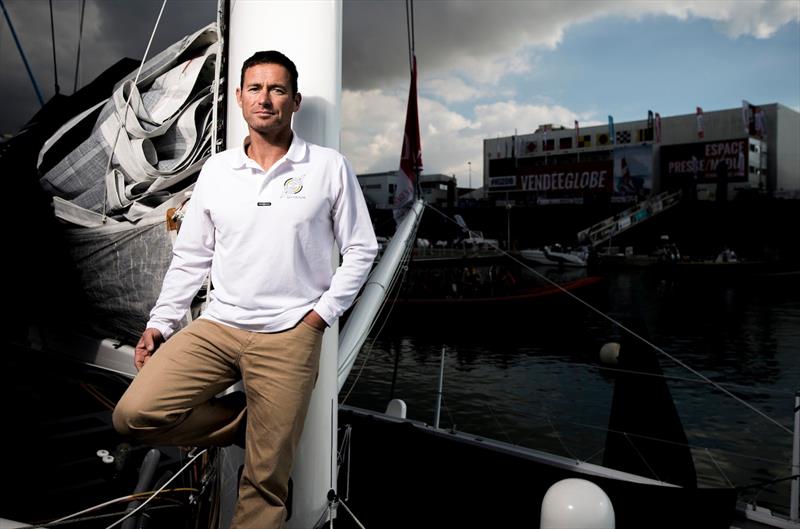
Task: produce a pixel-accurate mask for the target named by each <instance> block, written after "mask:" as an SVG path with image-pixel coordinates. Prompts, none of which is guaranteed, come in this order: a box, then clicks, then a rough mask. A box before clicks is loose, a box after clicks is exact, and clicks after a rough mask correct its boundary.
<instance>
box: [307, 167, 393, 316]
mask: <svg viewBox="0 0 800 529" xmlns="http://www.w3.org/2000/svg"><path fill="white" fill-rule="evenodd" d="M340 164H341V165H340V167H339V174H337V175H335V176H336V178H338V179H339V181H340V186H341V187H340V190H339V194H338V196H337V197H336V200H335V202H334V205H333V208H332V210H331V218H332V220H333V235H334V237H335V239H336V242H337V244H338V245H339V251H340V252H341V254H342V264H341V266H339V268H338V269H337V270H336V273H335V274H334V275H333V279H332V280H331V286H330V288H329V289H328V290H327V291H326V292H325V293H323V294H322V296H321V297H320V298H319V301H318V302H317V304H316V305H315V306H314V310H313V312H311V313H309V314H308V315H307V316H306V318H309V317H311V318H313V317H314V313H316V315H317V316H319V317H320V318H321V319H322V320H324V322H325V323H326V324H327V325H330V324H331V323H332V322H333V321H334V320H336V318H338V317H339V316H341V315H342V313H343V312H344V311H345V310H347V308H348V307H350V305H351V304H352V303H353V300H354V299H355V297H356V295H357V294H358V291H359V290H360V289H361V286H362V285H363V284H364V281H366V279H367V276H368V275H369V271H370V269H371V268H372V262H373V261H374V260H375V256H376V255H377V254H378V242H377V241H376V240H375V232H374V231H373V229H372V221H371V220H370V218H369V211H368V210H367V203H366V201H365V200H364V195H363V193H362V192H361V187H359V185H358V179H357V178H356V175H355V173H353V170H352V169H351V168H350V165H349V164H348V163H347V160H345V159H344V158H342V160H341V162H340ZM309 323H310V322H309Z"/></svg>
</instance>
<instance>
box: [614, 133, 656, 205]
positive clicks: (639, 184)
mask: <svg viewBox="0 0 800 529" xmlns="http://www.w3.org/2000/svg"><path fill="white" fill-rule="evenodd" d="M652 189H653V148H652V147H651V146H649V145H642V146H637V147H625V148H616V149H614V194H616V195H626V196H632V195H635V196H639V197H644V196H646V195H649V194H650V192H651V191H652Z"/></svg>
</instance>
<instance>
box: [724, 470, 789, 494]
mask: <svg viewBox="0 0 800 529" xmlns="http://www.w3.org/2000/svg"><path fill="white" fill-rule="evenodd" d="M797 478H800V474H793V475H791V476H784V477H782V478H776V479H770V480H765V481H757V482H755V483H753V484H752V485H740V486H738V487H734V488H735V489H736V490H739V491H742V490H749V489H759V493H760V492H761V491H762V490H764V488H765V487H766V486H767V485H775V484H776V483H781V482H783V481H791V480H793V479H797Z"/></svg>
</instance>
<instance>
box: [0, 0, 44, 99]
mask: <svg viewBox="0 0 800 529" xmlns="http://www.w3.org/2000/svg"><path fill="white" fill-rule="evenodd" d="M0 9H2V10H3V15H4V16H5V17H6V22H8V29H10V30H11V36H12V37H14V43H15V44H16V45H17V50H18V51H19V55H20V57H22V62H23V64H25V70H26V71H27V72H28V78H29V79H30V80H31V84H32V85H33V90H34V92H36V99H38V100H39V104H40V105H41V106H44V98H43V97H42V92H41V90H39V85H38V84H37V83H36V78H35V77H34V76H33V71H32V70H31V65H30V64H29V63H28V58H27V57H25V50H23V49H22V43H21V42H20V41H19V37H17V32H16V30H15V29H14V24H13V23H12V22H11V16H10V15H9V14H8V11H7V10H6V5H5V4H4V3H3V0H0Z"/></svg>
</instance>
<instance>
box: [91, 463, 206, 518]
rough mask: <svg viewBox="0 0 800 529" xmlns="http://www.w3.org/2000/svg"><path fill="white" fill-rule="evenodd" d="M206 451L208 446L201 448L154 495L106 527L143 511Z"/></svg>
mask: <svg viewBox="0 0 800 529" xmlns="http://www.w3.org/2000/svg"><path fill="white" fill-rule="evenodd" d="M206 452H208V449H207V448H204V449H203V450H201V451H200V452H198V453H197V454H195V456H194V457H193V458H191V459H190V460H189V461H188V462H187V463H186V464H185V465H183V467H181V469H180V470H178V471H177V472H176V473H175V475H174V476H172V477H171V478H169V480H167V482H166V483H164V484H163V485H161V487H160V488H159V489H158V490H156V491H155V492H154V493H153V495H152V496H150V497H149V498H147V499H146V500H145V501H144V502H142V504H141V505H139V506H138V507H136V508H135V509H134V510H132V511H131V512H129V513H128V514H126V515H125V516H123V517H122V518H120V519H119V520H117V521H116V522H114V523H112V524H111V525H109V526H108V527H106V529H112V527H116V526H118V525H119V524H121V523H122V522H124V521H125V520H127V519H128V518H130V517H131V516H133V515H134V514H136V513H137V512H139V511H141V510H142V509H144V506H145V505H147V504H148V503H150V501H152V500H153V498H155V497H156V496H158V494H159V493H160V492H161V491H162V490H164V489H165V488H167V485H169V484H170V483H172V482H173V481H174V480H175V479H176V478H177V477H178V476H180V475H181V473H182V472H183V471H184V470H186V468H188V467H189V465H191V464H192V463H194V461H195V460H196V459H197V458H198V457H200V456H202V455H203V454H205V453H206Z"/></svg>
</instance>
